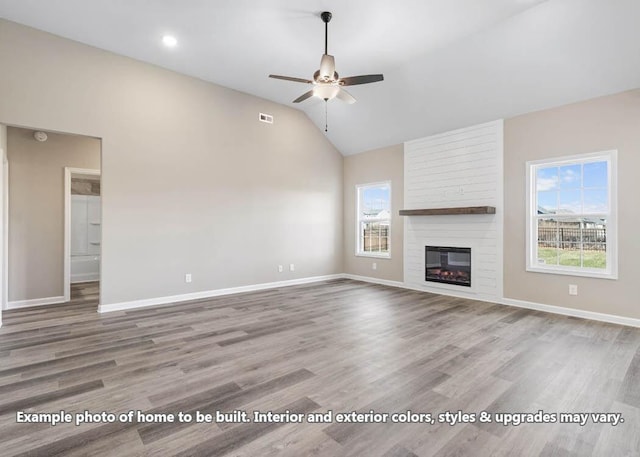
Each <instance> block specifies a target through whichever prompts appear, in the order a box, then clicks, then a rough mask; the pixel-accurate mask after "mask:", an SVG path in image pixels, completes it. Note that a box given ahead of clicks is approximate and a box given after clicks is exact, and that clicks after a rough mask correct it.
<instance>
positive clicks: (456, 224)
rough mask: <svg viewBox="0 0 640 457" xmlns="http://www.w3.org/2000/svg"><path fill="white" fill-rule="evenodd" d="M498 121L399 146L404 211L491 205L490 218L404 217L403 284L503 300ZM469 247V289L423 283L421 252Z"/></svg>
mask: <svg viewBox="0 0 640 457" xmlns="http://www.w3.org/2000/svg"><path fill="white" fill-rule="evenodd" d="M502 144H503V137H502V121H495V122H490V123H487V124H482V125H478V126H473V127H469V128H466V129H460V130H456V131H453V132H446V133H443V134H439V135H434V136H432V137H428V138H421V139H418V140H414V141H410V142H407V143H405V145H404V154H405V155H404V157H405V187H404V208H405V209H420V208H442V207H459V206H484V205H487V206H495V207H496V214H495V215H456V216H409V217H407V218H406V220H405V224H404V226H405V243H404V244H405V255H404V259H405V260H404V263H405V265H404V275H405V278H404V280H405V283H407V284H408V285H410V286H412V287H417V288H421V289H424V290H427V291H431V292H436V293H437V292H440V293H442V292H443V291H444V293H446V291H447V290H449V291H452V292H455V293H456V294H462V295H468V296H469V297H470V298H473V297H476V298H482V299H489V300H491V299H499V298H501V297H502V220H503V216H502ZM427 245H437V246H454V247H471V250H472V252H471V258H472V263H473V267H472V285H473V287H472V288H471V289H469V288H466V287H456V286H452V287H449V286H446V287H444V288H443V286H441V285H439V284H435V283H428V282H426V281H425V280H424V270H425V264H424V247H425V246H427Z"/></svg>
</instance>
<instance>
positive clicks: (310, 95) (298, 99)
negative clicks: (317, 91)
mask: <svg viewBox="0 0 640 457" xmlns="http://www.w3.org/2000/svg"><path fill="white" fill-rule="evenodd" d="M310 97H313V91H312V90H310V91H309V92H305V93H304V94H302V95H301V96H299V97H298V98H296V99H295V100H294V101H293V103H300V102H303V101H305V100H306V99H307V98H310Z"/></svg>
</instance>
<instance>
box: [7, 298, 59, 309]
mask: <svg viewBox="0 0 640 457" xmlns="http://www.w3.org/2000/svg"><path fill="white" fill-rule="evenodd" d="M64 302H65V299H64V297H63V296H60V297H45V298H33V299H31V300H16V301H10V302H9V303H7V309H17V308H30V307H32V306H42V305H54V304H59V303H64Z"/></svg>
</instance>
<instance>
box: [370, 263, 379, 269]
mask: <svg viewBox="0 0 640 457" xmlns="http://www.w3.org/2000/svg"><path fill="white" fill-rule="evenodd" d="M371 269H372V270H377V269H378V264H377V263H375V262H373V263H372V264H371Z"/></svg>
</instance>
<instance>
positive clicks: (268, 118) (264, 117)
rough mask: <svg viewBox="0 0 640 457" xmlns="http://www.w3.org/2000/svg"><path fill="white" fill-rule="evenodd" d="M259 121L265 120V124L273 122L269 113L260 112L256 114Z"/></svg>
mask: <svg viewBox="0 0 640 457" xmlns="http://www.w3.org/2000/svg"><path fill="white" fill-rule="evenodd" d="M258 119H259V120H260V122H266V123H267V124H273V116H272V115H271V114H264V113H260V115H259V116H258Z"/></svg>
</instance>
